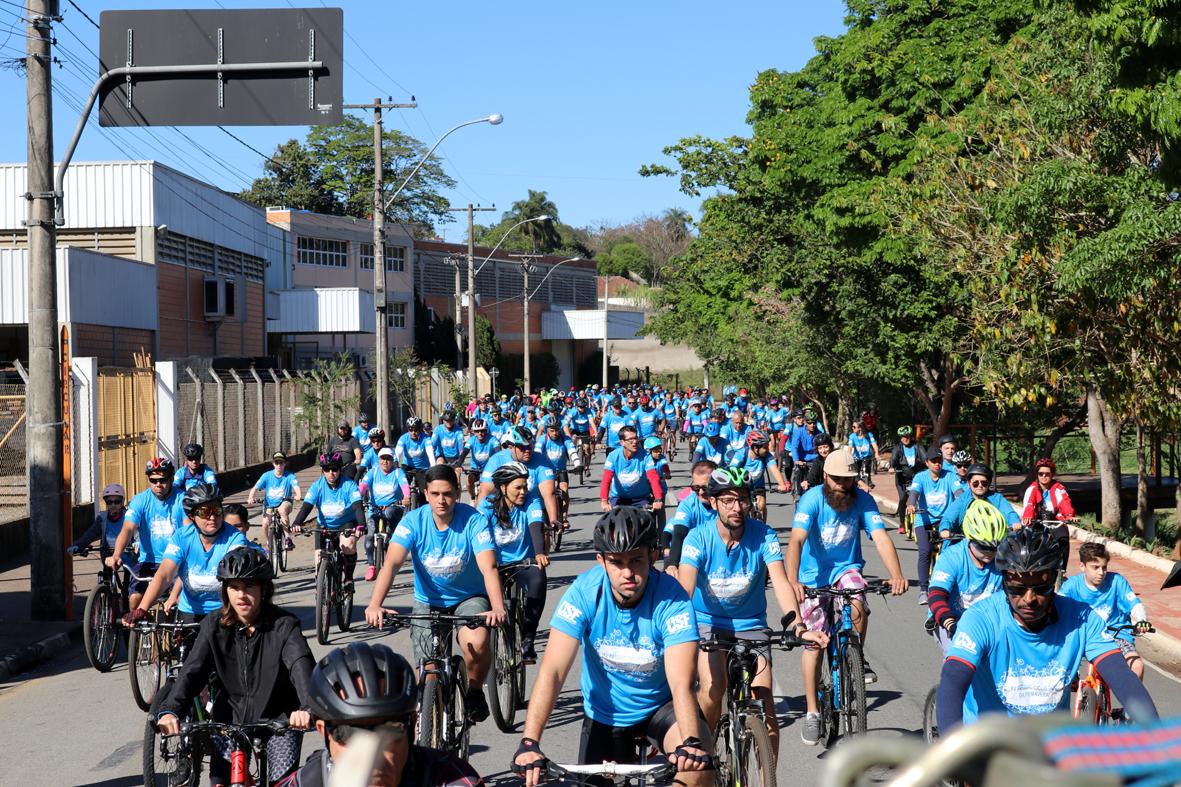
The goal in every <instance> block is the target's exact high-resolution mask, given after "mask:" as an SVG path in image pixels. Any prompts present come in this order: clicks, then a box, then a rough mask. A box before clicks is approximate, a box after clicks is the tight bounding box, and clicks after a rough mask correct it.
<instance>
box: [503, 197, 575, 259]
mask: <svg viewBox="0 0 1181 787" xmlns="http://www.w3.org/2000/svg"><path fill="white" fill-rule="evenodd" d="M536 216H549V220H548V221H531V222H529V223H528V224H522V225H521V226H520V227H519V230H520V232H521V233H522V234H523V235H524V236H525V237H527V238H528V239H529V240H530V241H531V242H532V244H533V250H534V251H538V252H541V253H543V254H549V253H550V252H553V251H556V250H557V249H560V248H561V247H562V235H561V233H559V232H558V228H557V226H556V222H557V221H558V206H557V205H555V204H554V203H553V202H552V201H551V200H550V198H549V197H548V196H547V195H546V193H545V192H544V191H534V190H533V189H529V196H528V197H526V198H525V199H523V200H517V201H516V202H514V203H513V204H512V207H510V208H509V209H508V210H507V211H505V213H504V215H503V216H502V217H501V223H505V222H508V223H509V226H512V224H516V223H517V222H518V221H524V220H525V219H531V218H534V217H536Z"/></svg>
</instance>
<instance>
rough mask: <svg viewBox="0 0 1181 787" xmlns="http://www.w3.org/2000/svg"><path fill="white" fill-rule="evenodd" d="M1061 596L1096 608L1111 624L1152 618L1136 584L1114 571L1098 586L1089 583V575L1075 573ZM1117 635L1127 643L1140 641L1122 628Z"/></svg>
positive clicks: (1063, 588) (1096, 611)
mask: <svg viewBox="0 0 1181 787" xmlns="http://www.w3.org/2000/svg"><path fill="white" fill-rule="evenodd" d="M1058 595H1060V596H1066V597H1068V598H1073V599H1077V600H1078V601H1081V602H1083V603H1084V604H1086V605H1087V606H1088V607H1090V608H1091V609H1092V610H1094V611H1095V614H1096V615H1098V616H1099V617H1100V618H1102V619H1103V620H1104V621H1105V623H1106V625H1108V626H1127V625H1130V624H1131V622H1132V621H1133V619H1134V620H1137V621H1140V620H1147V619H1148V612H1147V611H1146V610H1145V609H1144V605H1143V604H1141V603H1140V599H1139V598H1138V597H1137V596H1136V591H1134V590H1132V586H1131V585H1130V584H1129V583H1128V580H1126V579H1124V577H1123V575H1122V574H1117V573H1115V572H1114V571H1109V572H1108V573H1107V576H1105V577H1104V578H1103V583H1102V584H1101V585H1100V586H1099V587H1097V588H1093V587H1091V586H1090V585H1088V584H1087V579H1086V577H1084V576H1083V575H1082V574H1075V575H1074V576H1073V577H1071V578H1070V579H1068V580H1066V581H1065V582H1063V583H1062V589H1061V590H1059V591H1058ZM1115 637H1116V639H1122V640H1124V641H1125V642H1135V640H1136V638H1135V636H1134V635H1133V634H1132V632H1130V631H1121V632H1120V633H1119V634H1116V635H1115Z"/></svg>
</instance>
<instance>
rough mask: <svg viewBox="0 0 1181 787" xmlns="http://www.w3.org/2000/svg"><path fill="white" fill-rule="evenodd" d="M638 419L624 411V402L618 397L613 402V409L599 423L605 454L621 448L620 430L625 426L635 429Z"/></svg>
mask: <svg viewBox="0 0 1181 787" xmlns="http://www.w3.org/2000/svg"><path fill="white" fill-rule="evenodd" d="M635 425H636V419H635V417H634V416H631V415H628V414H626V413H625V412H624V411H623V401H622V400H621V399H620V398H619V397H618V396H616V397H615V398H613V399H612V400H611V409H610V410H608V411H607V412H606V413H604V415H603V418H602V420H601V421H600V422H599V433H600V439H601V440H602V441H603V445H604V447H605V448H604V453H605V454H609V453H611V451H613V450H615V449H616V448H618V447H619V430H620V429H622V428H623V427H625V426H631V427H632V428H635Z"/></svg>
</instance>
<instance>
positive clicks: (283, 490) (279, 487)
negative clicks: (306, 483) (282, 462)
mask: <svg viewBox="0 0 1181 787" xmlns="http://www.w3.org/2000/svg"><path fill="white" fill-rule="evenodd" d="M297 486H299V479H298V478H296V477H295V473H289V472H287V471H286V470H285V471H283V475H281V476H276V475H275V474H274V473H273V472H268V473H263V474H262V476H261V477H260V478H259V479H258V480H257V481H255V482H254V488H255V489H257V490H259V491H261V492H262V493H263V497H264V499H265V500H266V504H267V505H268V506H272V507H274V506H277V505H279V504H280V503H282V502H283V501H284V500H290V499H291V498H292V496H293V495H294V494H295V488H296V487H297Z"/></svg>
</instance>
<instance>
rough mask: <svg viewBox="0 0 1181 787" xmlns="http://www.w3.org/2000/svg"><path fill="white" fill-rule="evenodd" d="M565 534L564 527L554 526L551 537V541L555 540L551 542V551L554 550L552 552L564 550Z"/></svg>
mask: <svg viewBox="0 0 1181 787" xmlns="http://www.w3.org/2000/svg"><path fill="white" fill-rule="evenodd" d="M565 534H566V531H565V529H564V528H561V527H555V528H554V530H553V536H552V538H551V539H550V540H551V541H553V543H552V544H550V551H552V552H561V551H562V536H563V535H565Z"/></svg>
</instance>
